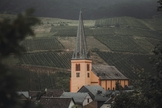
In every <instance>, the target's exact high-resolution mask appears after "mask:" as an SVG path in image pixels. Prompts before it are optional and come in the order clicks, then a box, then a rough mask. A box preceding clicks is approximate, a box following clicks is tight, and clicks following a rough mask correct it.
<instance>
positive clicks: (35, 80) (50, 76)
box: [11, 67, 70, 91]
mask: <svg viewBox="0 0 162 108" xmlns="http://www.w3.org/2000/svg"><path fill="white" fill-rule="evenodd" d="M11 69H12V71H13V72H14V73H15V74H17V75H18V76H19V77H20V78H21V82H19V83H20V84H19V87H18V88H17V89H19V90H34V91H35V90H44V89H45V88H52V89H63V90H65V91H69V84H70V83H69V82H70V73H68V72H62V71H58V72H54V73H52V72H48V73H47V71H48V70H46V71H44V72H39V71H36V72H33V71H31V70H30V69H24V68H20V67H12V68H11Z"/></svg>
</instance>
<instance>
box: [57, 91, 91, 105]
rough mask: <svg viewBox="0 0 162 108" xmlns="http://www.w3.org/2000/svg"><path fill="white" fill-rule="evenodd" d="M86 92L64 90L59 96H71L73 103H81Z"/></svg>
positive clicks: (86, 94)
mask: <svg viewBox="0 0 162 108" xmlns="http://www.w3.org/2000/svg"><path fill="white" fill-rule="evenodd" d="M88 95H89V94H88V93H79V92H78V93H73V92H64V93H63V94H62V95H61V96H60V98H73V99H74V101H75V103H77V104H82V103H83V101H84V100H85V98H86V97H87V96H88Z"/></svg>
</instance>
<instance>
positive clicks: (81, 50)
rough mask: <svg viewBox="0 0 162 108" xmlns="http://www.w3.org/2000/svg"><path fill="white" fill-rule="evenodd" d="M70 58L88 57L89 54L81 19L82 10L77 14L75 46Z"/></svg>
mask: <svg viewBox="0 0 162 108" xmlns="http://www.w3.org/2000/svg"><path fill="white" fill-rule="evenodd" d="M72 59H90V54H89V52H88V51H87V44H86V38H85V32H84V24H83V19H82V12H81V11H80V15H79V24H78V30H77V37H76V46H75V50H74V52H73V55H72Z"/></svg>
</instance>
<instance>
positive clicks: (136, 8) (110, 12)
mask: <svg viewBox="0 0 162 108" xmlns="http://www.w3.org/2000/svg"><path fill="white" fill-rule="evenodd" d="M157 5H158V4H157V3H156V1H155V0H14V1H13V0H1V1H0V12H1V13H20V12H22V11H24V10H26V9H27V8H30V7H33V8H35V9H36V12H35V15H37V16H41V17H55V18H56V17H57V18H65V19H77V18H78V16H77V15H78V12H79V11H80V10H82V11H83V13H84V15H83V16H84V19H98V18H106V17H119V16H130V17H136V18H151V17H153V16H155V15H158V14H159V13H157V12H156V8H157Z"/></svg>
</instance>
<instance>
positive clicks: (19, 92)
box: [17, 91, 29, 98]
mask: <svg viewBox="0 0 162 108" xmlns="http://www.w3.org/2000/svg"><path fill="white" fill-rule="evenodd" d="M17 93H18V95H24V96H25V97H26V98H29V92H28V91H18V92H17Z"/></svg>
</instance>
